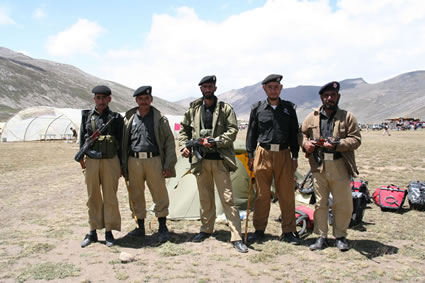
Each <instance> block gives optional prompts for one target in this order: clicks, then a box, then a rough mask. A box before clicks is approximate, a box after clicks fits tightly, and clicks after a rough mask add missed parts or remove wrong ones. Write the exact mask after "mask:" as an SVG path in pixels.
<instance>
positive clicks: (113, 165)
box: [100, 156, 121, 231]
mask: <svg viewBox="0 0 425 283" xmlns="http://www.w3.org/2000/svg"><path fill="white" fill-rule="evenodd" d="M100 167H101V168H100V180H101V183H102V184H101V185H102V193H103V207H104V222H105V230H106V231H111V230H117V231H121V215H120V210H119V205H118V198H117V190H118V182H119V178H120V176H121V168H120V161H119V159H118V156H115V157H114V158H110V159H101V161H100Z"/></svg>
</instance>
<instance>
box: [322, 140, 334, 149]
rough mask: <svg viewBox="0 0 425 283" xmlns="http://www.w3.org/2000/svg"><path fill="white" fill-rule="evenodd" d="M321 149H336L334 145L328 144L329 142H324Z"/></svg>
mask: <svg viewBox="0 0 425 283" xmlns="http://www.w3.org/2000/svg"><path fill="white" fill-rule="evenodd" d="M323 147H324V148H327V149H334V148H335V147H336V144H335V143H330V142H328V141H326V142H325V143H324V144H323Z"/></svg>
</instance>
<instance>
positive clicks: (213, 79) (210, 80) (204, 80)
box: [198, 75, 217, 85]
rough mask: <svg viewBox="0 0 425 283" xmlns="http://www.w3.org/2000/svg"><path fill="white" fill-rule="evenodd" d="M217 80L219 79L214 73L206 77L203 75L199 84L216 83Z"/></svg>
mask: <svg viewBox="0 0 425 283" xmlns="http://www.w3.org/2000/svg"><path fill="white" fill-rule="evenodd" d="M216 81H217V78H216V77H215V76H214V75H212V76H206V77H203V78H202V80H201V81H200V82H199V84H198V85H203V84H205V83H213V84H215V82H216Z"/></svg>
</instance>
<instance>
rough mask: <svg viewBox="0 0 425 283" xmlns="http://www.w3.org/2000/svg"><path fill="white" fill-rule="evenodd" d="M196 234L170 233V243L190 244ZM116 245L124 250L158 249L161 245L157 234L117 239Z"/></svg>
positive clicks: (127, 236)
mask: <svg viewBox="0 0 425 283" xmlns="http://www.w3.org/2000/svg"><path fill="white" fill-rule="evenodd" d="M196 234H197V233H178V234H177V233H173V232H170V233H169V236H170V240H169V241H170V242H171V243H174V244H182V243H185V242H190V241H191V240H192V238H193V237H194V236H195V235H196ZM116 245H117V246H120V247H125V248H133V249H140V248H145V247H159V246H161V243H160V242H159V240H158V233H154V234H152V235H146V236H144V237H132V236H129V235H125V236H124V237H122V238H119V239H117V241H116Z"/></svg>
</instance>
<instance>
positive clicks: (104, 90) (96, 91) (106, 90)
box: [91, 85, 111, 95]
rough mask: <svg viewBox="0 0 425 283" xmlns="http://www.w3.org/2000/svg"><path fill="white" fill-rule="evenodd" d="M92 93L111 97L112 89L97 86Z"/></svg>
mask: <svg viewBox="0 0 425 283" xmlns="http://www.w3.org/2000/svg"><path fill="white" fill-rule="evenodd" d="M91 92H93V93H94V94H106V95H111V89H110V88H109V87H107V86H104V85H98V86H95V87H94V88H93V90H92V91H91Z"/></svg>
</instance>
